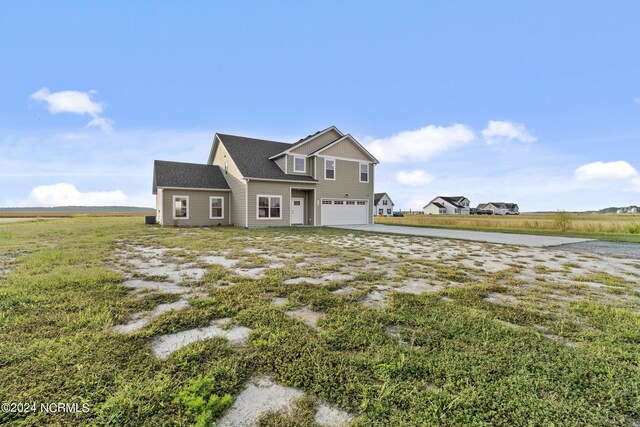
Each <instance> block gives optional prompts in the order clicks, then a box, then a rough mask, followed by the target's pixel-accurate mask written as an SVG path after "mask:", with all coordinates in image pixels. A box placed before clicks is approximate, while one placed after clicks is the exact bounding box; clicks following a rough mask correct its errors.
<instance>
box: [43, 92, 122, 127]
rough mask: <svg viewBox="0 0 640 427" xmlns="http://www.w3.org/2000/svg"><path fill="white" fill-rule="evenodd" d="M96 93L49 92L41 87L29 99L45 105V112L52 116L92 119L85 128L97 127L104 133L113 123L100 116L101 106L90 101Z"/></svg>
mask: <svg viewBox="0 0 640 427" xmlns="http://www.w3.org/2000/svg"><path fill="white" fill-rule="evenodd" d="M95 93H96V92H95V91H93V90H91V91H88V92H80V91H77V90H63V91H60V92H51V91H49V89H48V88H46V87H43V88H42V89H40V90H39V91H37V92H34V93H32V94H31V99H33V100H35V101H41V102H44V103H46V104H47V110H49V112H50V113H52V114H58V113H72V114H78V115H81V116H84V115H89V116H91V117H92V118H93V119H92V120H91V121H90V122H89V124H88V125H87V126H97V127H99V128H100V129H102V130H103V131H105V132H108V131H110V130H112V129H113V121H112V120H111V119H109V118H106V117H103V116H102V111H103V105H102V104H101V103H99V102H96V101H94V100H93V99H92V95H94V94H95Z"/></svg>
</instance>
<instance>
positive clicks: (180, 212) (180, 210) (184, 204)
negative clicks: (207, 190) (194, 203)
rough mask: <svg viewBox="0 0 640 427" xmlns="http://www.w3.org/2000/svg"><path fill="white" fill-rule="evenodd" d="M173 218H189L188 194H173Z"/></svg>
mask: <svg viewBox="0 0 640 427" xmlns="http://www.w3.org/2000/svg"><path fill="white" fill-rule="evenodd" d="M173 219H189V196H173Z"/></svg>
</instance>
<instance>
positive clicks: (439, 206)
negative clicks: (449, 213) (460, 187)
mask: <svg viewBox="0 0 640 427" xmlns="http://www.w3.org/2000/svg"><path fill="white" fill-rule="evenodd" d="M433 205H434V206H436V207H438V208H440V209H446V208H445V207H444V205H442V204H440V203H438V202H433ZM427 206H428V205H427Z"/></svg>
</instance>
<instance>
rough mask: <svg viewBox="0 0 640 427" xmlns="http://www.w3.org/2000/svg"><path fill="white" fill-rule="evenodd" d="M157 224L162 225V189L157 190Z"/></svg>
mask: <svg viewBox="0 0 640 427" xmlns="http://www.w3.org/2000/svg"><path fill="white" fill-rule="evenodd" d="M156 222H157V223H158V224H162V188H158V189H157V190H156Z"/></svg>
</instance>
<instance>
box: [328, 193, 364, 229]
mask: <svg viewBox="0 0 640 427" xmlns="http://www.w3.org/2000/svg"><path fill="white" fill-rule="evenodd" d="M327 202H331V204H328V203H327ZM336 202H338V203H336ZM340 202H342V203H340ZM349 202H354V204H347V200H340V199H331V200H329V199H327V200H322V201H321V203H322V205H321V206H322V208H321V209H320V215H321V220H322V225H355V224H368V223H369V221H368V220H369V203H368V201H366V200H349ZM358 202H360V203H361V204H358ZM362 202H364V204H363V203H362Z"/></svg>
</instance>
